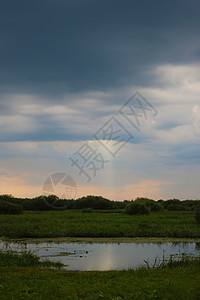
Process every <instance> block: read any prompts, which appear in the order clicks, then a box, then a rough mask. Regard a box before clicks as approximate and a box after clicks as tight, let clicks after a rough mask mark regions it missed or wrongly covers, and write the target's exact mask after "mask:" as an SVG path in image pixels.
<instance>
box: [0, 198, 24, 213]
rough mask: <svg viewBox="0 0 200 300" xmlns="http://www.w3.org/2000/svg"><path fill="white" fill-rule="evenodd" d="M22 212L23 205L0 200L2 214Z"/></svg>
mask: <svg viewBox="0 0 200 300" xmlns="http://www.w3.org/2000/svg"><path fill="white" fill-rule="evenodd" d="M22 212H23V207H22V205H20V204H15V203H11V202H7V201H4V200H0V214H10V215H11V214H13V215H18V214H21V213H22Z"/></svg>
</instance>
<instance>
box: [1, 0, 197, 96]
mask: <svg viewBox="0 0 200 300" xmlns="http://www.w3.org/2000/svg"><path fill="white" fill-rule="evenodd" d="M1 7H2V9H1V13H0V14H1V18H0V19H1V21H0V23H1V28H2V29H1V32H0V33H1V37H2V38H1V40H2V45H1V49H0V64H1V71H0V79H1V80H0V82H1V88H2V91H3V92H4V93H8V92H10V91H13V92H16V91H19V92H20V91H23V92H27V93H33V94H35V93H36V94H41V95H43V96H48V97H49V96H51V97H53V99H54V100H55V101H59V98H62V97H63V95H64V93H65V92H67V91H70V92H77V91H79V92H80V91H89V90H108V89H110V88H113V87H115V86H126V85H129V84H135V85H137V84H139V85H145V86H148V84H150V82H151V79H150V78H149V77H148V76H147V75H146V73H145V72H146V70H147V69H149V68H150V67H152V66H153V65H156V64H160V63H169V62H170V63H173V62H175V61H176V63H182V62H183V61H184V62H187V63H188V62H191V61H195V60H197V59H198V57H197V55H195V52H194V53H191V52H189V53H188V46H187V43H186V41H187V40H191V35H192V36H193V37H194V38H195V37H197V34H199V33H198V28H199V25H200V24H199V23H200V20H199V15H198V11H199V8H200V4H199V2H198V1H195V0H193V1H191V2H190V3H189V2H188V1H181V2H180V1H178V0H176V1H168V2H161V1H151V2H150V1H143V2H141V1H129V0H126V1H121V0H118V1H115V2H113V1H98V0H96V1H62V0H58V1H56V2H55V1H51V0H50V1H44V0H42V1H41V0H40V1H38V0H34V1H33V0H32V1H31V0H29V1H22V0H19V1H17V2H16V1H12V0H11V1H5V0H3V1H2V2H1ZM182 32H185V34H184V35H182V34H181V33H182ZM183 41H184V43H185V47H184V48H182V49H180V48H179V47H178V45H179V44H180V45H181V44H182V42H183ZM196 51H198V50H197V49H196Z"/></svg>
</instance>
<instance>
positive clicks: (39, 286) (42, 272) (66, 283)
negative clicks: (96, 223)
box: [0, 260, 200, 300]
mask: <svg viewBox="0 0 200 300" xmlns="http://www.w3.org/2000/svg"><path fill="white" fill-rule="evenodd" d="M0 271H1V272H0V299H2V300H4V299H41V300H43V299H74V300H76V299H92V300H94V299H106V300H109V299H110V300H121V299H124V300H125V299H138V300H147V299H155V300H156V299H157V300H158V299H162V300H171V299H179V300H187V299H188V300H192V299H195V300H196V299H200V284H199V282H200V261H199V260H194V261H187V260H184V261H182V262H180V263H175V264H173V263H168V264H166V265H165V266H163V267H157V268H151V269H147V268H146V267H141V268H139V269H137V270H127V271H93V272H77V271H63V270H51V269H48V268H43V269H41V268H38V267H36V266H30V267H23V266H19V267H14V266H13V267H0Z"/></svg>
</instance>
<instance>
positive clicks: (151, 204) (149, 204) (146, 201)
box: [135, 197, 164, 211]
mask: <svg viewBox="0 0 200 300" xmlns="http://www.w3.org/2000/svg"><path fill="white" fill-rule="evenodd" d="M135 201H136V202H139V203H143V204H145V205H146V206H147V207H149V208H150V210H151V211H162V210H164V208H163V206H162V205H161V204H160V203H158V202H156V201H154V200H153V199H149V198H142V197H138V198H136V199H135Z"/></svg>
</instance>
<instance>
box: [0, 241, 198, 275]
mask: <svg viewBox="0 0 200 300" xmlns="http://www.w3.org/2000/svg"><path fill="white" fill-rule="evenodd" d="M0 247H1V249H4V250H5V248H6V249H7V250H8V249H12V250H15V251H17V252H20V251H23V250H30V251H31V252H33V253H35V254H37V255H38V256H40V258H41V260H45V259H49V260H51V261H61V262H62V263H63V264H65V269H67V270H79V271H89V270H102V271H103V270H122V269H129V268H131V269H135V268H137V267H138V266H141V265H144V260H147V261H148V262H149V264H150V266H151V265H153V263H154V262H155V259H156V258H157V261H158V262H159V260H160V261H162V259H163V255H164V256H165V258H167V257H169V256H170V255H173V256H178V255H181V254H182V253H185V254H187V255H194V256H199V255H200V243H180V242H176V243H93V244H92V243H53V242H52V243H39V244H17V243H7V244H5V243H3V242H1V243H0Z"/></svg>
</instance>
